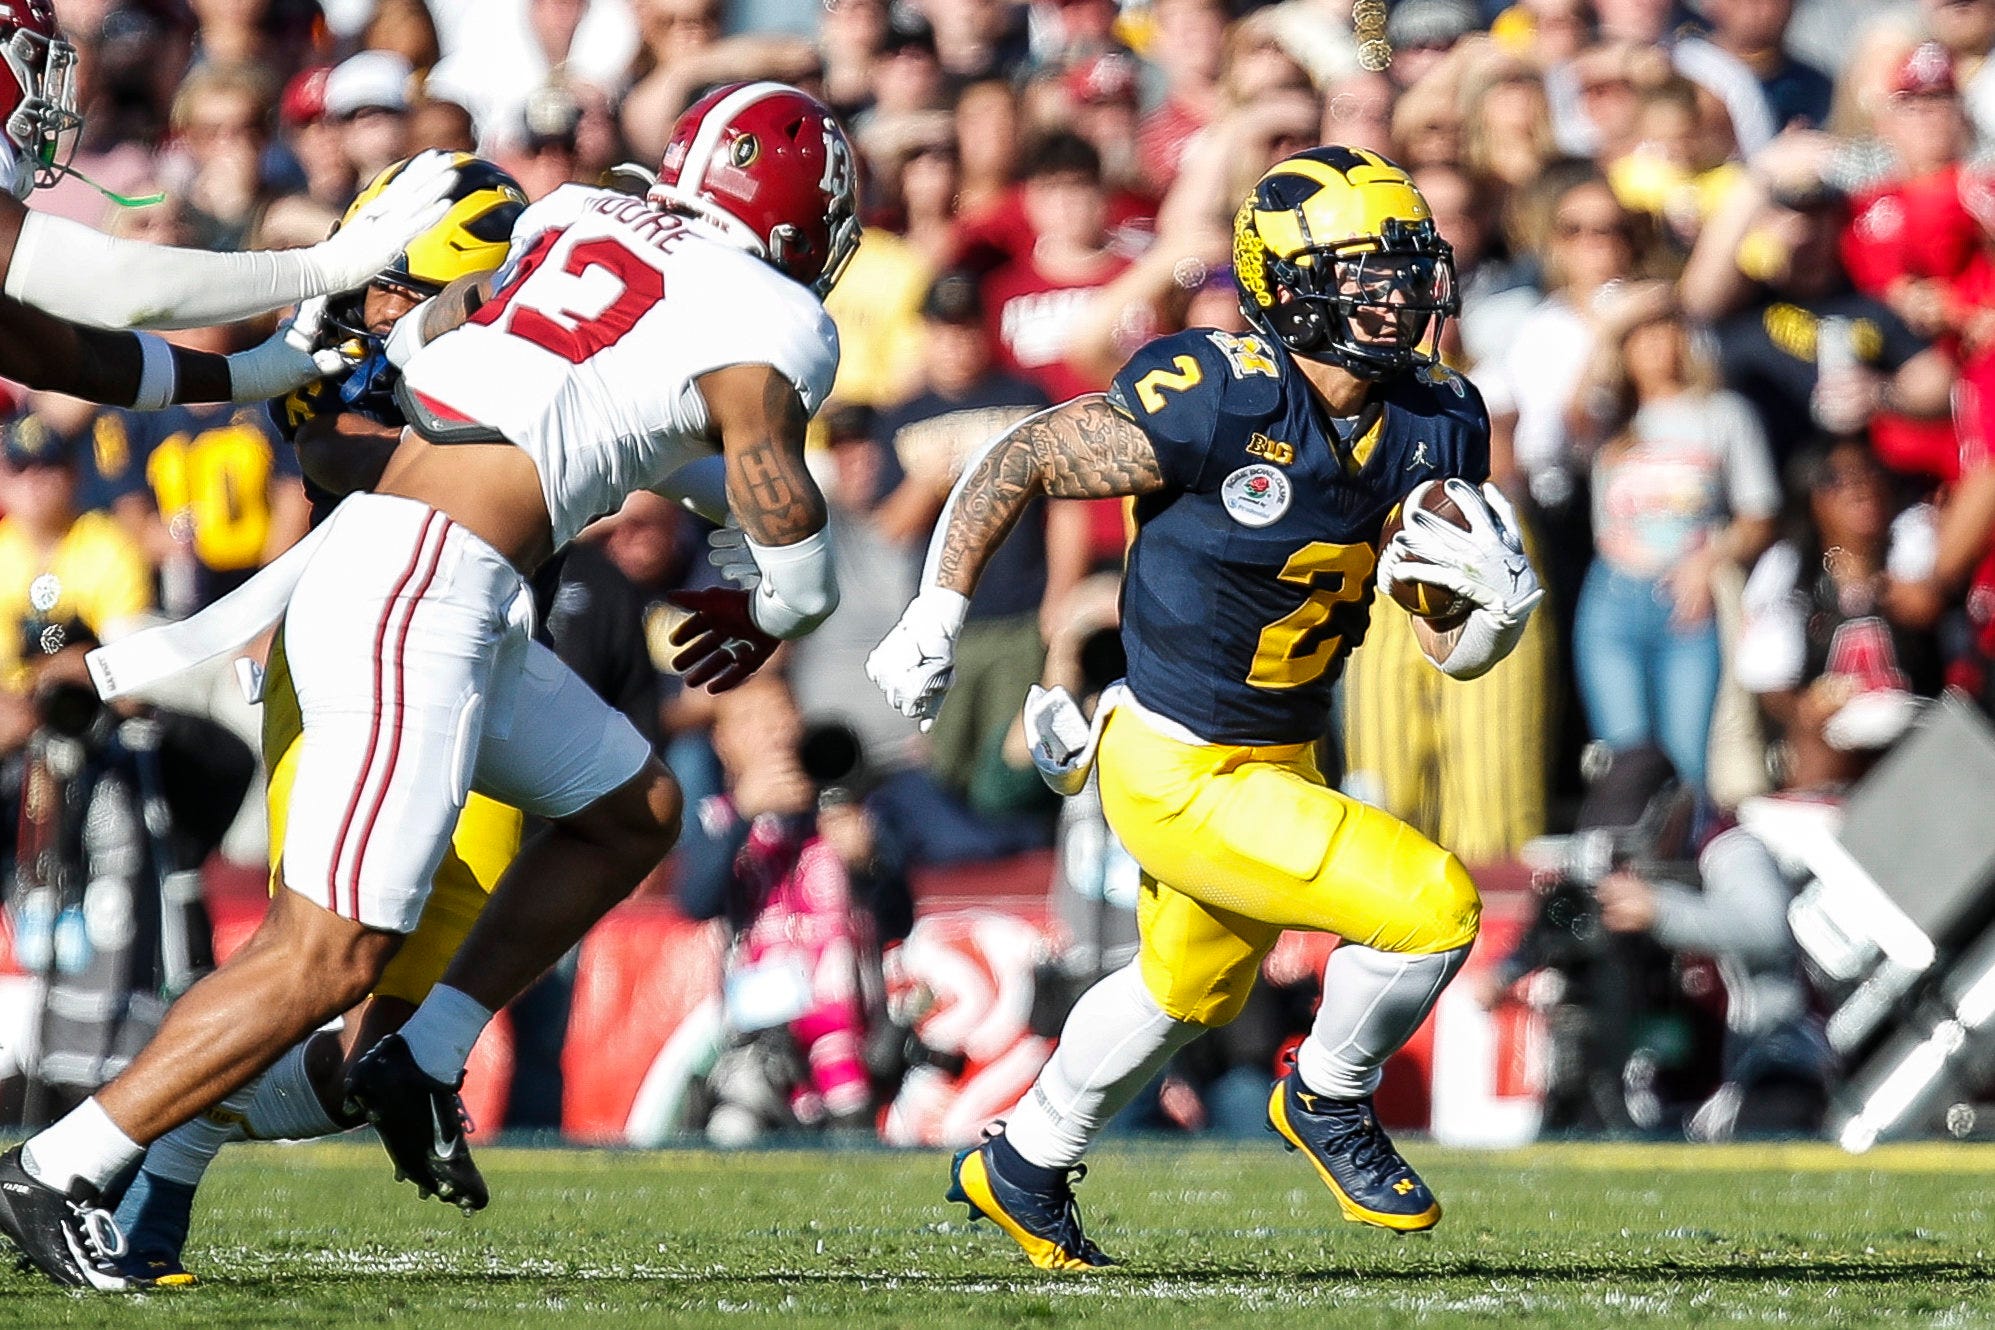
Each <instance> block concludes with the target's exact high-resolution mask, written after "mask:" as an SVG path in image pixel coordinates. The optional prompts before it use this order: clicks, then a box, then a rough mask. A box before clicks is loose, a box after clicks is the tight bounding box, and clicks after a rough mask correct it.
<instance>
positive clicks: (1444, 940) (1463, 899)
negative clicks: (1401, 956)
mask: <svg viewBox="0 0 1995 1330" xmlns="http://www.w3.org/2000/svg"><path fill="white" fill-rule="evenodd" d="M1417 896H1418V899H1419V900H1420V902H1421V904H1422V906H1423V907H1424V908H1425V909H1426V910H1427V919H1426V922H1425V923H1423V924H1422V925H1421V926H1420V927H1418V928H1416V929H1415V930H1414V933H1413V937H1412V939H1411V943H1412V945H1409V946H1407V947H1405V948H1403V950H1405V951H1408V952H1412V953H1414V954H1416V955H1419V954H1429V953H1432V952H1437V951H1453V950H1454V949H1455V948H1457V947H1466V946H1467V945H1469V943H1471V942H1473V941H1475V939H1476V934H1477V933H1479V932H1481V931H1482V893H1480V892H1478V891H1477V890H1476V886H1475V879H1474V878H1472V877H1470V876H1469V870H1468V869H1466V868H1464V867H1462V861H1461V860H1459V859H1457V858H1455V856H1454V855H1452V854H1449V853H1448V852H1447V851H1445V850H1443V851H1441V852H1440V853H1439V855H1438V856H1437V858H1436V860H1435V862H1434V863H1433V865H1432V867H1431V868H1430V869H1429V871H1428V873H1427V875H1426V878H1425V880H1424V881H1423V882H1422V883H1421V884H1420V891H1419V892H1418V893H1417Z"/></svg>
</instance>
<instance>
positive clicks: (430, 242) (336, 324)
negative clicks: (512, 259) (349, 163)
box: [326, 152, 526, 340]
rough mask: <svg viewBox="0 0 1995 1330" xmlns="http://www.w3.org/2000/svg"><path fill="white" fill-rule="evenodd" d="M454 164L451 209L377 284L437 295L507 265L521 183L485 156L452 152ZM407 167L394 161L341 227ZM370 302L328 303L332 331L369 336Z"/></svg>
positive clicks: (346, 298) (362, 297)
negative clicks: (367, 315)
mask: <svg viewBox="0 0 1995 1330" xmlns="http://www.w3.org/2000/svg"><path fill="white" fill-rule="evenodd" d="M452 164H453V165H454V166H456V168H457V184H456V185H455V187H453V188H452V189H451V191H450V195H449V200H450V211H448V212H446V213H445V214H444V215H443V220H441V221H439V222H438V223H437V224H436V225H434V226H432V227H430V228H429V229H428V230H427V231H424V232H423V233H422V234H421V235H418V236H417V237H416V238H415V239H413V240H411V241H410V242H409V243H408V247H407V248H405V249H404V250H403V251H402V252H401V253H400V254H398V255H396V256H395V261H394V262H393V263H391V264H389V265H388V266H387V267H386V268H383V269H382V270H381V273H380V275H379V276H378V277H376V278H375V280H376V281H379V282H387V283H389V284H391V285H394V286H399V287H403V288H405V289H407V290H409V291H412V292H414V293H415V294H417V295H420V296H433V295H435V294H436V293H437V292H439V291H441V290H443V288H444V287H446V286H448V285H450V284H451V283H452V282H454V281H456V280H457V279H458V278H460V277H472V276H476V275H478V274H480V273H488V272H491V271H492V270H493V269H495V268H497V267H498V266H499V265H500V264H501V263H503V262H505V259H506V249H507V246H508V244H509V243H510V241H511V239H512V234H513V223H515V222H517V221H518V220H519V216H520V213H521V212H523V211H525V209H526V193H525V191H523V190H522V189H521V188H520V186H519V182H518V181H516V180H514V179H513V178H512V177H511V176H510V175H508V174H506V173H505V172H504V171H502V170H500V169H499V168H498V167H496V166H494V165H492V163H490V162H488V161H486V160H485V159H484V158H482V157H474V156H472V155H471V154H470V153H468V152H460V153H454V154H452ZM407 165H408V163H407V162H396V163H395V164H394V165H392V166H388V167H385V168H383V169H382V171H381V173H380V174H379V175H377V176H375V177H374V178H373V179H372V180H370V181H368V182H367V186H366V188H364V189H362V190H361V191H360V194H359V196H358V197H356V198H355V199H354V200H353V203H352V204H351V205H350V206H349V207H348V208H347V210H346V216H345V217H343V218H341V219H340V221H341V224H342V225H343V224H344V223H345V222H346V221H347V220H348V219H350V218H352V217H353V216H354V215H355V214H356V213H358V212H359V211H360V210H361V209H362V208H364V207H366V206H367V204H368V203H369V202H370V201H372V200H373V199H374V197H375V196H376V195H378V194H380V192H381V191H382V190H384V189H386V188H387V187H388V185H389V184H390V182H392V181H393V180H394V179H395V177H396V176H397V175H399V174H401V171H402V168H403V167H405V166H407ZM366 299H367V292H366V289H365V288H362V289H361V290H358V291H349V292H347V293H345V294H344V295H339V296H334V297H333V298H332V299H331V300H329V301H327V302H326V323H327V328H328V332H329V333H332V334H334V335H336V336H339V337H348V338H361V339H363V340H364V339H367V338H368V337H370V336H371V334H370V332H369V330H368V328H367V321H366V318H365V317H364V315H363V313H362V311H363V309H364V308H365V302H366Z"/></svg>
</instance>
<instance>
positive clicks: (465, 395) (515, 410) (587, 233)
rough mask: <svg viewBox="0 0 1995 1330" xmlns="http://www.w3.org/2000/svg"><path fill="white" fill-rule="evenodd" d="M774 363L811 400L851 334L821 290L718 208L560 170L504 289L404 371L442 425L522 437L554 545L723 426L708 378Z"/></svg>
mask: <svg viewBox="0 0 1995 1330" xmlns="http://www.w3.org/2000/svg"><path fill="white" fill-rule="evenodd" d="M730 365H769V366H772V367H774V368H775V370H776V371H777V372H778V373H780V374H781V375H782V376H783V377H784V378H786V379H788V380H789V382H790V383H791V384H792V385H794V386H795V388H796V390H797V395H798V396H799V397H800V398H802V400H803V405H804V410H805V411H806V412H808V413H810V414H813V415H814V414H815V413H816V412H817V409H818V408H819V407H820V406H822V405H823V404H824V398H825V395H826V394H827V393H829V392H830V391H831V380H832V377H833V376H834V375H835V374H836V373H837V370H838V332H837V329H836V328H834V327H833V326H832V322H831V317H830V316H829V315H828V314H826V313H825V312H824V306H823V304H822V303H821V302H820V301H819V300H818V298H817V297H816V296H815V295H814V294H812V293H811V291H810V290H809V289H808V288H807V287H805V286H803V285H801V284H799V283H797V282H794V281H792V280H790V279H789V278H788V277H785V276H784V275H783V274H782V273H780V272H778V271H776V269H774V268H772V267H770V266H769V265H768V264H767V263H765V262H763V261H762V260H761V259H758V258H756V257H755V256H754V255H752V254H749V253H748V252H746V251H745V250H743V249H740V248H739V247H737V246H735V245H731V244H729V243H728V242H727V241H726V240H724V239H722V238H721V237H720V235H719V233H718V232H716V231H714V230H713V229H711V228H710V227H708V226H707V225H705V224H704V223H702V222H700V221H698V220H696V219H693V218H690V217H686V216H683V215H680V214H678V213H672V212H667V211H665V210H664V209H663V208H661V207H660V206H658V205H657V204H653V203H649V202H647V201H645V200H644V199H639V198H632V197H630V196H628V195H625V194H618V193H615V192H613V191H611V190H604V189H591V188H587V187H585V186H581V185H564V186H562V187H561V188H560V189H557V190H555V191H554V192H553V193H552V194H549V195H548V196H547V197H546V198H544V199H542V200H541V201H540V202H538V203H536V204H534V205H532V206H531V207H529V208H528V209H526V211H525V212H523V213H521V214H520V218H519V221H518V223H517V224H516V225H515V226H514V227H513V236H512V248H511V250H510V251H509V253H508V254H507V256H506V263H505V266H504V267H502V268H501V269H500V270H499V272H498V274H497V277H496V278H495V281H494V285H493V293H492V298H491V299H490V300H489V301H487V302H486V303H485V305H484V306H483V307H482V308H481V309H480V310H479V311H478V312H477V314H475V315H473V316H472V318H471V321H470V322H468V323H466V324H464V325H463V326H462V327H460V328H457V329H455V330H453V331H451V332H449V333H447V334H445V335H444V336H442V337H439V338H437V339H436V340H435V341H434V342H431V343H430V344H429V345H427V346H425V347H423V348H422V349H421V350H420V351H418V352H417V353H416V354H415V356H414V357H413V358H412V359H411V360H410V361H409V364H408V366H407V368H406V369H405V371H404V372H403V378H402V382H403V387H404V391H403V392H402V393H401V401H402V405H403V408H404V410H405V411H407V412H408V415H409V419H410V421H411V423H413V424H414V425H416V427H417V428H418V429H419V430H420V431H422V432H423V433H424V434H425V435H427V436H429V437H431V438H433V439H436V440H439V441H444V442H448V441H452V440H462V441H478V440H490V439H493V438H494V436H498V437H502V438H503V439H505V440H506V441H507V442H510V443H514V444H517V445H518V446H519V447H521V448H523V449H525V450H526V452H527V454H528V455H529V456H531V457H532V458H533V461H534V465H535V467H537V468H538V469H539V472H540V488H541V494H542V495H543V496H544V497H545V498H546V500H547V514H548V516H549V517H550V518H551V519H552V520H553V525H554V544H555V547H556V548H557V549H558V548H560V547H561V546H563V545H565V544H567V543H568V542H569V541H570V540H572V539H574V538H575V535H576V533H577V532H579V531H580V530H581V529H582V528H583V527H584V526H586V525H588V524H589V523H590V522H591V521H593V520H594V519H596V518H598V517H602V516H604V515H606V514H608V513H613V512H615V511H616V510H617V509H618V508H620V507H621V506H622V505H623V501H624V499H625V498H626V497H628V496H629V495H630V494H631V493H633V492H634V491H636V490H640V489H649V488H651V487H654V486H656V485H658V484H660V483H661V482H662V481H664V480H665V479H666V478H667V477H668V476H670V475H671V474H672V473H673V472H675V471H677V470H678V469H679V468H680V467H682V466H684V465H686V464H687V463H688V462H691V461H695V460H697V459H699V458H701V457H704V456H711V455H712V454H713V453H714V452H715V451H716V449H717V447H718V444H717V441H716V440H715V439H714V438H713V437H712V436H711V434H710V432H709V429H708V422H707V411H706V404H705V402H704V401H703V400H702V399H701V397H700V394H699V390H698V388H697V387H696V386H695V383H696V380H698V379H699V377H700V376H701V375H703V374H707V373H709V372H711V371H713V370H717V369H725V368H727V367H728V366H730Z"/></svg>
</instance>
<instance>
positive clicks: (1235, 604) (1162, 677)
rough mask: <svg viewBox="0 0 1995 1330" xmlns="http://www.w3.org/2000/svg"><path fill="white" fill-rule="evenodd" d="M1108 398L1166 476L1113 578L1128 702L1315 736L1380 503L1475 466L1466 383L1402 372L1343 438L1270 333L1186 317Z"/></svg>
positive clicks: (1220, 734)
mask: <svg viewBox="0 0 1995 1330" xmlns="http://www.w3.org/2000/svg"><path fill="white" fill-rule="evenodd" d="M1108 398H1109V402H1110V404H1111V405H1112V406H1114V407H1115V408H1116V409H1117V410H1118V411H1120V412H1122V413H1123V414H1124V415H1126V416H1128V417H1129V419H1131V420H1133V421H1134V422H1135V423H1136V424H1137V425H1138V426H1139V427H1141V429H1142V430H1143V432H1144V433H1145V434H1147V435H1148V436H1149V438H1150V441H1151V444H1152V446H1153V447H1154V448H1155V449H1156V454H1157V460H1158V463H1159V464H1160V466H1161V467H1162V469H1163V475H1164V488H1163V489H1162V490H1160V491H1158V492H1157V493H1155V494H1149V495H1145V496H1143V497H1142V498H1140V499H1138V500H1137V502H1136V522H1137V531H1136V541H1135V544H1134V546H1133V547H1132V548H1131V550H1130V553H1129V566H1128V570H1127V572H1126V573H1125V575H1124V579H1123V592H1122V640H1123V646H1124V648H1125V650H1126V652H1127V654H1128V657H1129V673H1128V678H1129V685H1130V688H1131V689H1132V690H1133V691H1134V692H1135V694H1136V697H1137V700H1139V701H1140V702H1142V703H1143V705H1144V706H1146V707H1149V708H1151V709H1152V710H1154V711H1157V712H1160V713H1162V714H1163V715H1165V716H1168V717H1170V718H1171V719H1172V720H1175V721H1177V722H1178V723H1179V724H1181V725H1184V726H1186V727H1188V728H1189V729H1191V730H1192V731H1193V732H1195V733H1197V734H1199V735H1200V736H1202V737H1204V738H1206V739H1209V740H1212V741H1214V742H1219V743H1237V744H1250V743H1262V744H1268V743H1301V742H1307V741H1312V740H1315V739H1319V738H1321V737H1323V735H1325V734H1326V733H1328V731H1329V713H1330V691H1331V688H1332V686H1333V685H1334V684H1335V683H1336V681H1337V676H1338V674H1339V672H1340V671H1341V670H1342V668H1343V661H1344V657H1345V656H1346V655H1347V654H1348V653H1349V652H1350V651H1351V649H1352V648H1353V647H1355V646H1357V645H1358V643H1359V641H1360V640H1362V639H1363V637H1364V633H1365V625H1366V623H1367V620H1368V618H1369V615H1370V607H1371V600H1372V593H1373V587H1374V583H1375V579H1374V576H1373V572H1374V569H1375V567H1376V565H1377V562H1378V543H1379V532H1380V529H1381V528H1382V527H1383V526H1384V525H1385V519H1386V517H1387V515H1388V514H1389V513H1391V511H1392V509H1393V507H1394V505H1396V504H1397V503H1399V501H1400V500H1401V499H1403V498H1404V497H1405V496H1406V493H1407V491H1409V490H1411V489H1412V488H1413V487H1414V486H1415V485H1417V484H1419V483H1420V482H1421V481H1423V480H1433V479H1437V478H1441V477H1446V476H1460V477H1462V478H1464V479H1467V480H1473V481H1477V482H1480V481H1482V480H1484V479H1485V478H1487V476H1488V474H1489V417H1488V414H1487V412H1486V411H1485V410H1484V409H1483V404H1482V399H1481V397H1480V396H1479V395H1478V394H1477V393H1476V391H1475V389H1474V388H1473V387H1471V386H1470V385H1469V383H1468V381H1467V380H1466V379H1464V378H1462V377H1461V376H1460V375H1458V374H1454V373H1452V372H1450V371H1447V370H1443V369H1439V368H1434V369H1427V370H1421V371H1418V372H1415V373H1412V374H1408V375H1404V376H1402V377H1400V378H1399V379H1397V380H1394V381H1393V382H1391V383H1388V384H1382V385H1380V387H1379V389H1378V390H1377V391H1375V392H1374V394H1373V401H1374V402H1375V403H1378V404H1379V405H1378V409H1376V410H1373V411H1368V412H1367V413H1366V414H1365V415H1362V416H1360V417H1359V419H1358V422H1357V425H1356V427H1355V428H1354V430H1353V437H1352V438H1351V439H1350V440H1348V441H1346V440H1344V439H1342V438H1340V437H1339V434H1338V431H1337V427H1336V426H1335V425H1334V424H1333V423H1332V422H1331V420H1330V419H1329V418H1328V417H1327V416H1326V415H1325V414H1324V412H1323V409H1322V407H1321V405H1320V404H1319V403H1318V401H1317V399H1316V398H1315V397H1314V396H1312V394H1311V393H1310V390H1309V386H1308V384H1307V382H1306V381H1305V380H1304V379H1303V376H1302V373H1301V371H1300V370H1298V369H1297V368H1296V367H1295V365H1294V363H1293V362H1292V361H1291V360H1290V359H1289V356H1288V354H1287V352H1286V351H1285V350H1283V349H1282V348H1281V347H1280V346H1278V345H1273V344H1271V343H1270V342H1269V340H1268V339H1266V338H1262V337H1254V336H1235V335H1233V334H1230V333H1222V332H1214V331H1211V330H1209V329H1202V328H1194V329H1191V330H1189V331H1186V332H1182V333H1178V334H1175V335H1174V336H1171V337H1165V338H1162V339H1159V340H1158V341H1155V342H1152V343H1151V344H1150V345H1148V346H1146V347H1144V348H1143V349H1142V350H1141V351H1139V352H1137V353H1136V355H1135V356H1134V357H1133V358H1132V359H1131V360H1130V362H1129V363H1128V364H1127V365H1126V366H1124V367H1123V369H1122V372H1121V373H1120V374H1118V375H1116V376H1115V382H1114V384H1113V385H1112V386H1111V388H1110V389H1109V394H1108Z"/></svg>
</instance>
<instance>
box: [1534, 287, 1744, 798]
mask: <svg viewBox="0 0 1995 1330" xmlns="http://www.w3.org/2000/svg"><path fill="white" fill-rule="evenodd" d="M1600 331H1601V340H1600V342H1599V344H1598V346H1597V347H1596V350H1595V353H1594V360H1593V363H1592V365H1591V366H1589V368H1588V371H1587V377H1586V380H1585V381H1584V382H1583V383H1582V385H1581V388H1580V397H1579V406H1580V408H1581V410H1582V411H1584V412H1585V413H1586V414H1587V416H1588V417H1589V419H1588V422H1587V423H1588V424H1589V425H1591V426H1592V427H1593V429H1594V431H1595V432H1596V437H1598V438H1601V439H1602V440H1604V441H1603V442H1602V443H1600V445H1599V447H1598V450H1597V451H1596V452H1595V453H1594V456H1593V477H1592V492H1593V534H1594V543H1595V546H1596V549H1597V552H1598V557H1597V558H1596V559H1595V561H1594V564H1593V567H1592V569H1591V570H1590V571H1589V572H1588V573H1587V576H1586V582H1585V585H1584V587H1583V588H1582V589H1581V591H1580V596H1579V605H1578V610H1577V613H1576V615H1575V620H1574V625H1573V656H1574V660H1575V662H1576V668H1577V670H1578V682H1579V691H1580V697H1581V699H1582V700H1583V701H1584V702H1585V704H1586V713H1587V718H1588V720H1589V721H1590V722H1591V725H1592V730H1593V734H1594V736H1595V737H1596V738H1597V739H1599V740H1600V741H1601V742H1603V743H1605V744H1607V745H1608V746H1609V747H1610V748H1612V749H1614V750H1616V751H1617V752H1618V751H1627V750H1629V749H1634V748H1640V747H1644V746H1649V745H1656V746H1660V747H1661V748H1662V750H1663V751H1664V752H1665V753H1667V754H1668V755H1669V758H1670V762H1671V764H1672V765H1673V766H1674V767H1675V768H1676V770H1677V771H1678V772H1679V773H1680V774H1681V776H1682V779H1683V780H1684V782H1685V783H1686V784H1688V785H1689V786H1690V787H1691V788H1693V789H1700V790H1701V789H1702V788H1703V787H1704V782H1705V771H1706V766H1707V762H1706V757H1707V752H1708V748H1709V745H1710V737H1711V714H1712V709H1713V707H1714V706H1715V705H1716V702H1717V696H1718V683H1719V669H1720V657H1719V642H1718V626H1717V621H1716V616H1715V614H1714V606H1713V594H1714V581H1715V578H1716V577H1717V575H1718V572H1719V570H1720V569H1721V568H1722V567H1724V566H1726V565H1732V566H1738V565H1750V564H1751V562H1752V561H1753V560H1754V559H1757V558H1758V557H1759V555H1760V552H1761V551H1762V550H1764V549H1765V548H1766V547H1767V545H1769V544H1770V543H1772V540H1773V535H1774V526H1775V521H1774V519H1775V516H1776V515H1777V514H1778V512H1779V510H1780V481H1779V477H1778V476H1777V474H1776V473H1775V471H1774V468H1773V463H1772V460H1771V459H1770V458H1769V456H1768V454H1767V448H1766V439H1765V436H1764V435H1763V434H1762V433H1761V431H1760V426H1759V421H1758V420H1757V419H1756V418H1755V417H1754V415H1753V410H1752V407H1751V406H1750V405H1749V404H1748V403H1747V402H1746V401H1745V400H1744V399H1743V398H1741V397H1739V396H1737V395H1736V394H1733V393H1729V392H1726V391H1724V390H1722V389H1720V388H1719V387H1718V372H1717V367H1716V366H1715V365H1713V364H1712V363H1711V361H1710V358H1709V357H1708V356H1707V355H1706V354H1704V353H1703V352H1702V351H1700V350H1699V349H1698V348H1697V346H1696V345H1695V344H1694V343H1693V341H1692V340H1691V335H1690V328H1689V326H1688V324H1687V323H1686V322H1685V320H1684V317H1683V313H1682V310H1681V309H1680V307H1679V306H1678V305H1677V303H1676V300H1675V296H1674V293H1673V292H1671V291H1670V290H1669V289H1668V288H1667V287H1662V286H1653V285H1651V286H1641V287H1636V288H1634V289H1632V290H1628V291H1625V292H1621V293H1617V294H1616V297H1615V298H1614V300H1613V302H1612V304H1611V305H1610V306H1609V307H1608V309H1607V310H1606V311H1604V314H1603V319H1602V326H1601V330H1600Z"/></svg>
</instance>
